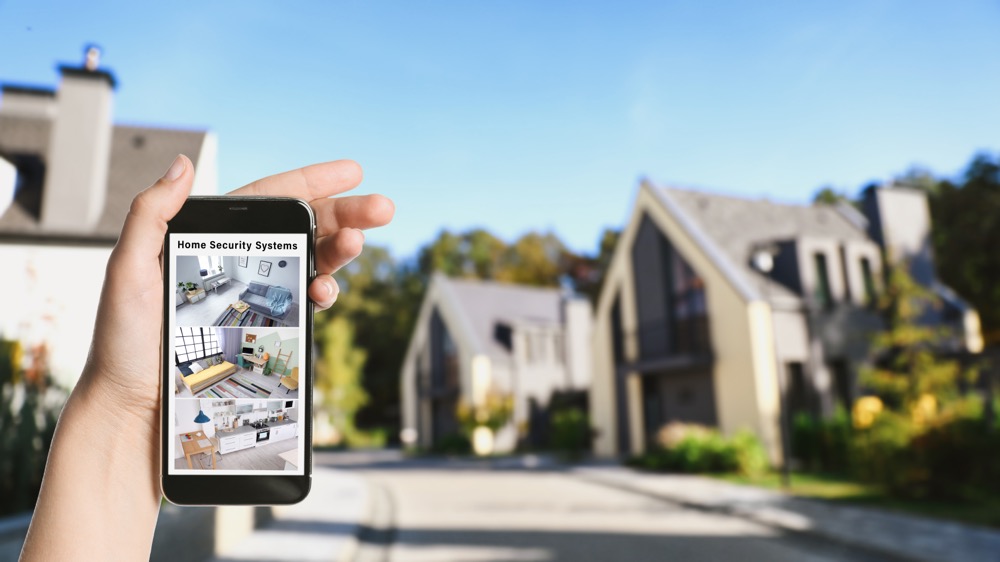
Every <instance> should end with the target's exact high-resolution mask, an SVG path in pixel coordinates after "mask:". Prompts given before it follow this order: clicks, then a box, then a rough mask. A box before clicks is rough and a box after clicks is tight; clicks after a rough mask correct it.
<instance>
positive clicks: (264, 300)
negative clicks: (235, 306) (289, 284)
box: [240, 281, 292, 320]
mask: <svg viewBox="0 0 1000 562" xmlns="http://www.w3.org/2000/svg"><path fill="white" fill-rule="evenodd" d="M240 300H241V301H243V302H245V303H247V304H248V305H250V309H251V310H255V311H257V312H260V313H261V314H266V315H268V316H270V317H272V318H277V319H279V320H280V319H282V318H284V317H285V315H287V314H288V310H289V309H290V308H291V306H292V292H291V291H289V290H288V289H286V288H284V287H279V286H277V285H268V284H267V283H258V282H256V281H251V282H250V285H248V286H247V288H246V289H245V290H244V291H243V292H242V293H240Z"/></svg>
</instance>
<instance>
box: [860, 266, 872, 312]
mask: <svg viewBox="0 0 1000 562" xmlns="http://www.w3.org/2000/svg"><path fill="white" fill-rule="evenodd" d="M861 278H862V279H863V280H864V283H865V304H866V305H868V306H875V278H874V277H872V264H871V262H870V261H868V258H861Z"/></svg>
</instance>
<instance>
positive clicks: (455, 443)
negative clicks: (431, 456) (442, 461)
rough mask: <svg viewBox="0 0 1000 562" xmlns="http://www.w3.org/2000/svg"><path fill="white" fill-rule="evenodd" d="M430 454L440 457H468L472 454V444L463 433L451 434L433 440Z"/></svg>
mask: <svg viewBox="0 0 1000 562" xmlns="http://www.w3.org/2000/svg"><path fill="white" fill-rule="evenodd" d="M431 452H432V453H437V454H441V455H468V454H471V453H472V442H471V441H470V440H469V437H468V436H467V435H465V434H464V433H452V434H451V435H445V436H444V437H441V438H440V439H437V440H435V442H434V445H433V446H432V447H431Z"/></svg>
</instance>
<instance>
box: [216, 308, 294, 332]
mask: <svg viewBox="0 0 1000 562" xmlns="http://www.w3.org/2000/svg"><path fill="white" fill-rule="evenodd" d="M215 325H216V326H229V327H235V326H260V327H263V328H284V327H285V324H284V323H283V322H279V321H277V320H275V319H274V318H270V317H268V316H264V315H263V314H261V313H259V312H257V311H256V310H248V311H247V313H246V314H244V315H243V318H242V319H241V318H240V313H239V312H236V309H234V308H233V307H229V308H227V309H226V311H225V312H223V313H222V316H220V317H219V319H218V320H216V321H215Z"/></svg>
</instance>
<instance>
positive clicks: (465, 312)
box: [400, 274, 591, 451]
mask: <svg viewBox="0 0 1000 562" xmlns="http://www.w3.org/2000/svg"><path fill="white" fill-rule="evenodd" d="M590 325H591V307H590V303H589V302H588V301H587V300H586V299H583V298H580V297H576V296H572V295H567V294H566V293H565V292H564V291H563V290H560V289H548V288H538V287H528V286H522V285H513V284H504V283H496V282H487V281H472V280H459V279H449V278H448V277H446V276H444V275H442V274H435V275H434V276H433V277H432V279H431V282H430V284H429V286H428V288H427V292H426V294H425V296H424V300H423V304H422V305H421V307H420V313H419V316H418V318H417V322H416V326H415V328H414V330H413V336H412V337H411V339H410V345H409V347H408V349H407V352H406V357H405V360H404V362H403V367H402V372H401V376H400V384H401V389H400V390H401V391H400V395H401V396H402V407H403V427H404V432H408V433H411V434H412V433H413V432H415V433H416V442H415V444H418V445H420V446H421V447H431V446H433V445H434V443H436V442H437V441H438V440H440V439H442V438H444V437H448V436H449V435H452V434H455V433H458V432H459V427H458V421H457V420H456V416H455V411H456V408H457V406H458V405H459V403H462V402H464V403H465V404H468V405H478V404H480V403H482V401H483V400H485V397H486V396H487V395H488V393H490V392H496V393H500V394H505V395H510V396H512V397H513V399H514V416H513V417H514V420H513V423H511V424H509V425H508V427H506V428H505V429H503V430H501V431H500V432H498V434H497V435H496V439H495V450H497V451H509V450H511V449H513V448H514V447H515V446H516V445H517V443H518V441H519V440H520V439H532V438H537V437H538V436H537V435H533V433H535V434H537V433H539V432H544V431H545V428H544V427H533V425H535V426H537V425H538V424H537V423H534V424H533V422H537V418H538V415H539V413H540V412H541V411H543V410H544V409H545V408H546V407H547V406H548V405H549V403H550V401H551V400H552V399H553V397H554V396H556V395H559V394H562V395H567V394H572V393H577V394H580V395H582V394H584V393H585V391H586V389H588V388H589V386H590V349H589V348H590Z"/></svg>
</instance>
